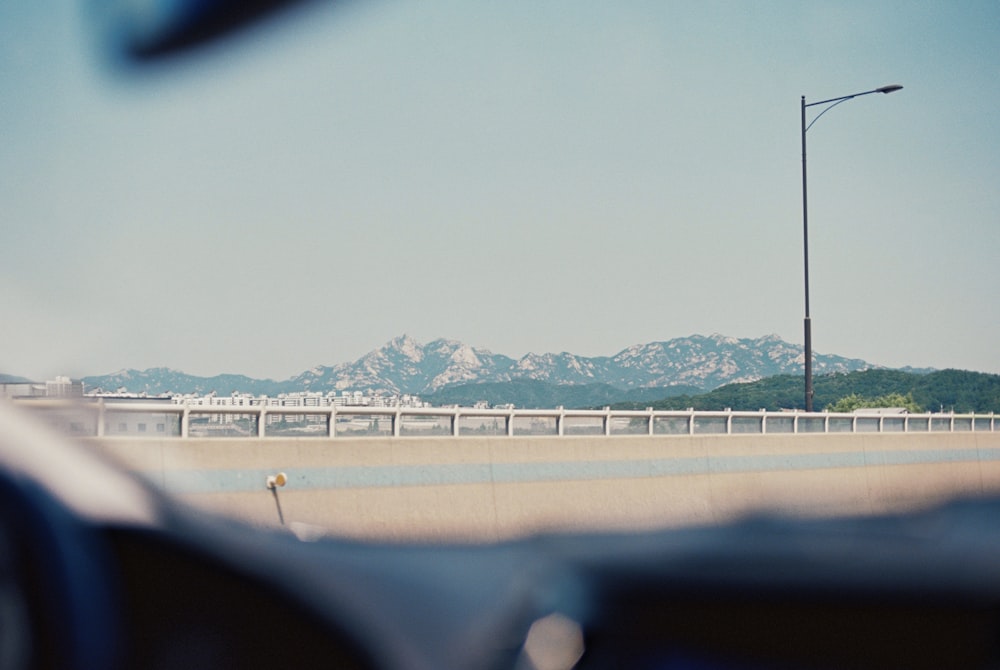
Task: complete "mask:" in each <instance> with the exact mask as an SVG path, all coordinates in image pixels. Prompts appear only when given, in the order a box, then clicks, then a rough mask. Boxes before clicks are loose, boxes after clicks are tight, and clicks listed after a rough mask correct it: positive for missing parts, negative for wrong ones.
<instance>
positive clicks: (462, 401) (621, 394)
mask: <svg viewBox="0 0 1000 670" xmlns="http://www.w3.org/2000/svg"><path fill="white" fill-rule="evenodd" d="M693 391H697V387H694V386H677V387H670V388H638V389H630V390H628V391H623V390H622V389H618V388H615V387H613V386H611V385H609V384H549V383H547V382H543V381H538V380H535V379H515V380H513V381H509V382H485V383H480V384H456V385H454V386H449V387H446V388H443V389H441V390H440V391H438V392H436V393H431V394H426V395H422V396H421V398H422V399H423V400H425V401H427V402H429V403H431V404H432V405H436V406H439V407H440V406H444V405H462V406H466V407H468V406H471V405H474V404H475V403H477V402H486V403H488V404H490V405H506V404H513V405H515V406H516V407H521V408H529V409H530V408H552V407H566V408H576V407H603V406H605V405H611V404H613V403H616V402H630V403H635V404H637V405H640V406H641V407H643V408H646V407H649V406H650V405H651V404H652V402H653V401H655V400H658V399H661V398H664V397H666V396H669V395H671V394H679V393H691V392H693Z"/></svg>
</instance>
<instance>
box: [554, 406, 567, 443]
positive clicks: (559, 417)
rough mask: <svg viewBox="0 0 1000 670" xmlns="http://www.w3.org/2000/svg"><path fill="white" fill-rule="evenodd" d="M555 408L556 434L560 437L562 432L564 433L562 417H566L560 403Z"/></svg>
mask: <svg viewBox="0 0 1000 670" xmlns="http://www.w3.org/2000/svg"><path fill="white" fill-rule="evenodd" d="M556 409H558V410H559V413H558V414H556V435H558V436H559V437H562V436H563V434H564V433H563V419H565V418H566V410H565V409H564V408H563V406H562V405H560V406H559V407H557V408H556Z"/></svg>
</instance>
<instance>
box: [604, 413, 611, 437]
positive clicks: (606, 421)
mask: <svg viewBox="0 0 1000 670" xmlns="http://www.w3.org/2000/svg"><path fill="white" fill-rule="evenodd" d="M604 434H605V436H607V435H610V434H611V408H610V407H605V408H604Z"/></svg>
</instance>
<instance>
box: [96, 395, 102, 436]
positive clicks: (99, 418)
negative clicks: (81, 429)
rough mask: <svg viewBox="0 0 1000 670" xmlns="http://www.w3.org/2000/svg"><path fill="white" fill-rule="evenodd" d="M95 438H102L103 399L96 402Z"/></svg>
mask: <svg viewBox="0 0 1000 670" xmlns="http://www.w3.org/2000/svg"><path fill="white" fill-rule="evenodd" d="M97 437H104V398H98V400H97Z"/></svg>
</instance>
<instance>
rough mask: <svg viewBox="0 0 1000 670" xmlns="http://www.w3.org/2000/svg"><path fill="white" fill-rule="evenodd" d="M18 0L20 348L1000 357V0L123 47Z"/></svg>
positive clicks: (10, 126)
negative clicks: (806, 263)
mask: <svg viewBox="0 0 1000 670" xmlns="http://www.w3.org/2000/svg"><path fill="white" fill-rule="evenodd" d="M83 4H84V3H77V4H72V3H59V2H55V1H54V0H40V1H39V2H35V3H28V4H18V3H13V4H9V5H3V6H0V38H2V39H0V78H2V81H3V82H4V84H5V92H6V96H5V104H4V105H3V106H0V124H2V127H3V128H4V129H5V134H4V137H5V147H4V151H2V152H0V202H2V203H3V205H4V225H3V227H2V228H0V284H2V286H3V290H2V291H0V371H2V372H5V373H9V374H16V375H22V376H26V377H31V378H36V379H45V378H51V377H53V376H55V375H70V376H75V377H79V376H83V375H86V374H96V373H98V372H109V371H112V370H118V369H122V368H134V369H140V370H141V369H147V368H151V367H169V368H173V369H177V370H183V371H185V372H187V373H189V374H195V375H201V376H211V375H215V374H220V373H239V374H246V375H248V376H252V377H257V378H272V379H280V378H284V377H288V376H289V375H294V374H296V373H297V372H300V371H302V370H306V369H309V368H311V367H314V366H316V365H335V364H337V363H341V362H345V361H351V360H355V359H357V358H359V357H360V356H362V355H364V354H365V353H367V352H369V351H371V350H372V349H375V348H377V347H379V346H381V345H382V344H383V343H385V342H387V341H389V340H390V339H392V338H393V337H396V336H398V335H401V334H403V333H408V334H409V335H411V336H412V337H414V338H415V339H417V340H419V341H421V342H427V341H430V340H434V339H437V338H440V337H445V338H447V339H454V340H459V341H461V342H464V343H466V344H469V345H472V346H476V347H482V348H485V349H489V350H491V351H493V352H496V353H503V354H506V355H508V356H511V357H520V356H523V355H524V354H526V353H528V352H535V353H548V352H561V351H569V352H572V353H575V354H578V355H582V356H601V355H612V354H613V353H615V352H618V351H621V350H622V349H624V348H626V347H628V346H630V345H633V344H637V343H645V342H653V341H664V340H669V339H672V338H675V337H685V336H688V335H690V334H692V333H721V334H724V335H727V336H731V337H737V338H754V337H761V336H763V335H765V334H769V333H776V334H778V335H779V336H780V337H781V338H782V339H784V340H786V341H788V342H791V343H801V341H802V315H803V297H802V203H801V147H800V143H799V98H800V96H801V95H805V96H806V97H807V100H808V101H815V100H821V99H824V98H830V97H836V96H839V95H846V94H850V93H854V92H860V91H865V90H869V89H873V88H875V87H878V86H882V85H885V84H895V83H899V84H902V85H903V86H904V87H905V88H904V89H903V90H902V91H899V92H896V93H893V94H891V95H884V96H883V95H870V96H865V97H863V98H859V99H856V100H853V101H850V102H847V103H845V104H843V105H840V106H838V107H837V108H836V109H834V110H832V111H831V112H830V113H829V114H826V115H825V116H824V117H823V118H822V119H821V120H820V121H819V122H818V123H817V124H816V125H815V126H814V127H813V128H812V129H811V130H810V131H809V135H808V141H809V146H808V149H809V152H808V157H809V164H808V165H809V224H810V227H809V233H810V249H809V251H810V284H811V307H812V316H813V348H814V350H816V351H817V352H820V353H824V354H835V355H839V356H845V357H850V358H859V359H863V360H865V361H868V362H870V363H873V364H877V365H882V366H886V367H905V366H912V367H918V368H923V367H933V368H939V369H943V368H959V369H966V370H974V371H979V372H991V373H1000V348H998V347H997V346H996V342H997V340H998V338H1000V309H998V308H997V307H996V302H997V297H996V293H997V287H998V286H1000V263H997V261H996V257H997V250H998V249H1000V189H998V188H997V186H996V185H997V184H998V183H1000V128H998V126H1000V117H998V115H997V114H995V113H994V110H996V109H997V108H998V107H1000V85H998V84H1000V5H997V4H996V3H995V2H987V1H970V2H965V3H960V4H956V3H946V2H921V3H913V2H908V1H902V0H898V1H887V2H881V3H865V2H860V1H849V2H844V3H836V4H833V5H828V4H813V3H807V4H802V3H795V2H791V1H787V2H774V3H767V4H766V5H764V6H759V5H751V4H745V3H737V2H706V3H688V4H684V5H680V6H678V3H650V2H636V3H628V4H627V5H626V6H624V7H620V6H616V5H613V4H612V5H608V4H596V5H595V4H586V5H580V4H579V3H572V2H567V1H560V2H551V3H541V4H540V3H500V4H496V3H488V4H487V3H462V2H457V1H451V0H447V1H442V2H438V3H432V4H431V5H430V6H426V5H425V4H421V3H395V2H388V1H385V0H382V1H378V0H375V1H373V2H355V3H338V2H329V3H306V4H307V6H306V7H303V8H302V9H301V10H299V11H297V12H293V13H292V14H291V15H289V16H286V17H284V18H283V19H281V20H279V21H276V22H273V23H272V24H270V25H268V24H263V25H261V26H256V27H254V28H251V29H250V30H247V31H245V32H244V33H242V34H237V35H235V36H233V37H232V38H231V39H228V40H226V41H223V42H220V43H219V44H217V45H215V46H212V47H209V48H207V49H205V50H203V51H201V52H197V53H195V54H191V55H188V56H184V57H181V58H177V59H173V60H171V61H168V62H165V63H159V64H154V65H151V66H148V67H145V68H134V69H132V70H130V71H127V72H126V71H121V70H116V69H115V68H114V67H112V66H109V65H108V64H107V62H106V59H104V58H102V54H101V53H100V50H99V48H97V47H96V46H95V44H94V35H93V33H92V32H91V31H90V26H88V23H87V20H86V19H87V17H86V15H85V12H83V10H82V5H83Z"/></svg>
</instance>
